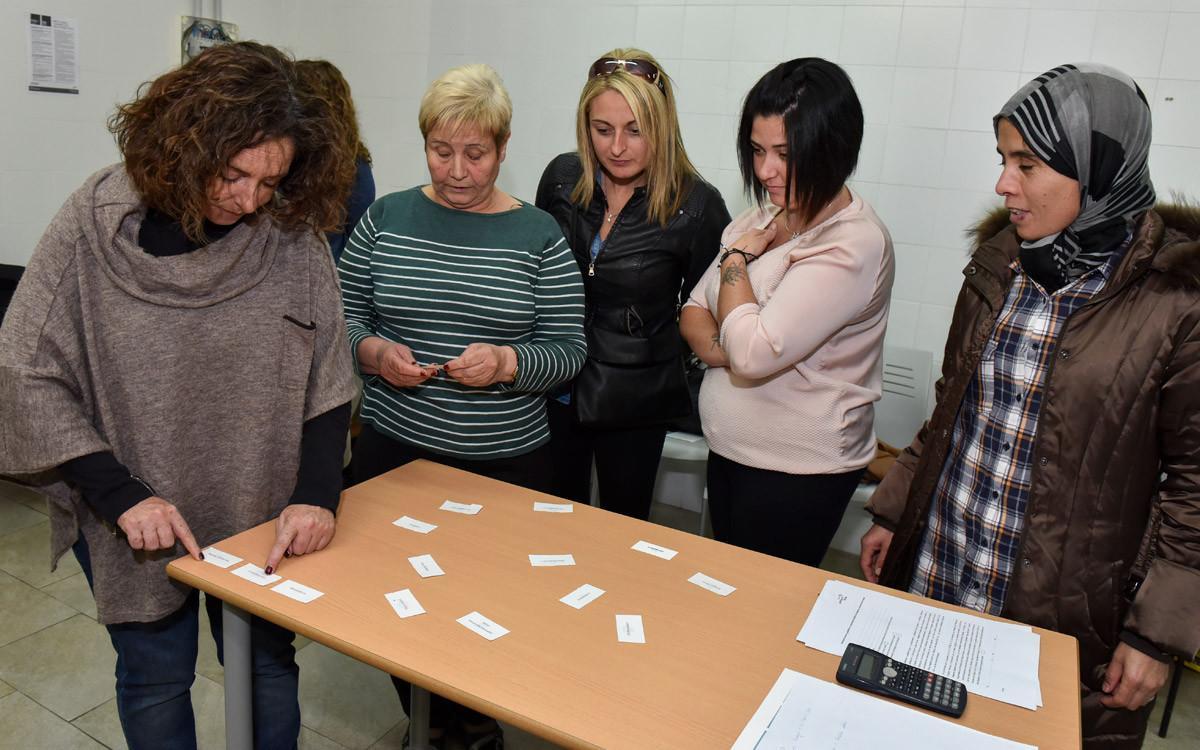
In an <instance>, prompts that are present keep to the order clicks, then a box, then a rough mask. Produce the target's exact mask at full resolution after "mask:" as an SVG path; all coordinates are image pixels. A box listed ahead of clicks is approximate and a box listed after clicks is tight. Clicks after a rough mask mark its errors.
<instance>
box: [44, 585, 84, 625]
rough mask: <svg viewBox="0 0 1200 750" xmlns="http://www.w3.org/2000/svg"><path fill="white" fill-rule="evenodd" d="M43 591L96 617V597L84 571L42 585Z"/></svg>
mask: <svg viewBox="0 0 1200 750" xmlns="http://www.w3.org/2000/svg"><path fill="white" fill-rule="evenodd" d="M42 593H45V594H49V595H50V596H52V597H54V598H55V599H57V600H59V601H60V602H62V603H63V604H65V605H67V606H68V607H71V608H72V609H74V610H75V611H76V612H79V613H81V614H85V615H87V616H88V617H90V618H92V619H93V620H95V619H96V598H95V597H94V596H92V590H91V589H90V588H88V584H87V578H85V577H84V576H83V573H76V574H75V575H73V576H71V577H70V578H64V579H62V580H61V581H57V582H55V583H52V584H50V585H49V586H43V587H42Z"/></svg>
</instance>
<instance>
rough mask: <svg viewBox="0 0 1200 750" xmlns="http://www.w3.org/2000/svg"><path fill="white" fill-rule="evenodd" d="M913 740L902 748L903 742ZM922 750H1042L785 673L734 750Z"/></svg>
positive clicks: (798, 675)
mask: <svg viewBox="0 0 1200 750" xmlns="http://www.w3.org/2000/svg"><path fill="white" fill-rule="evenodd" d="M904 737H908V738H911V739H910V740H909V741H908V742H897V738H904ZM900 745H903V746H905V747H920V748H922V750H963V748H970V750H1037V748H1035V747H1034V746H1032V745H1025V744H1022V743H1020V742H1013V741H1012V740H1007V739H1003V738H1001V737H996V736H994V735H990V734H984V733H983V732H980V731H977V730H975V729H970V728H969V727H964V726H962V725H961V724H955V723H954V722H952V721H945V720H943V719H939V718H937V717H935V716H930V715H929V714H927V713H923V712H921V711H917V710H914V709H912V708H908V707H906V706H901V705H897V704H895V703H891V702H888V701H885V700H880V699H879V698H877V697H875V696H873V695H870V694H868V693H863V692H860V691H857V690H851V689H850V688H846V687H842V686H841V685H838V684H837V683H835V682H830V681H828V680H822V679H820V678H818V677H811V676H809V675H806V674H802V673H800V672H795V671H793V670H790V669H785V670H783V673H782V674H780V675H779V679H778V680H776V681H775V686H774V687H772V688H771V690H770V692H768V693H767V697H766V698H764V699H763V702H762V704H761V705H759V707H758V710H757V711H755V712H754V716H752V717H751V718H750V721H749V722H748V723H747V724H746V728H745V729H743V730H742V733H741V735H739V736H738V738H737V741H736V742H734V743H733V748H732V749H731V750H763V748H771V749H772V750H775V749H776V748H787V750H794V749H797V748H830V747H836V748H876V747H894V746H900Z"/></svg>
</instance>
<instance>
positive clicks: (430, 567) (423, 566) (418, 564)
mask: <svg viewBox="0 0 1200 750" xmlns="http://www.w3.org/2000/svg"><path fill="white" fill-rule="evenodd" d="M408 562H409V563H411V564H412V566H413V567H414V568H416V570H417V572H418V573H420V574H421V577H422V578H432V577H433V576H444V575H446V571H444V570H442V568H441V566H439V565H438V564H437V562H436V561H434V559H433V555H417V556H416V557H410V558H408Z"/></svg>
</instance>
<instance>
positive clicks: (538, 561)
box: [529, 555, 575, 568]
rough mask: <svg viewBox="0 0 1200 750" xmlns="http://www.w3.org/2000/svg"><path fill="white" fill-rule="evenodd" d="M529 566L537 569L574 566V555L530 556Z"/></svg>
mask: <svg viewBox="0 0 1200 750" xmlns="http://www.w3.org/2000/svg"><path fill="white" fill-rule="evenodd" d="M529 564H530V565H532V566H533V567H535V568H551V567H555V566H558V565H574V564H575V556H574V555H530V556H529Z"/></svg>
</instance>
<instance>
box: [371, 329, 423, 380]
mask: <svg viewBox="0 0 1200 750" xmlns="http://www.w3.org/2000/svg"><path fill="white" fill-rule="evenodd" d="M376 357H377V359H376V360H375V362H376V365H375V371H376V372H377V373H378V374H379V377H381V378H383V379H384V380H386V381H387V382H389V383H391V384H392V385H394V386H396V387H397V388H411V387H413V386H415V385H420V384H421V383H424V382H425V381H426V380H429V379H430V378H431V377H433V376H434V375H436V374H437V371H438V368H437V367H436V366H434V365H427V366H425V367H422V366H420V365H418V364H417V360H416V358H415V357H413V353H412V349H409V348H408V347H407V346H405V345H404V344H399V343H396V342H394V341H387V342H384V343H383V345H381V346H379V348H378V351H377V354H376Z"/></svg>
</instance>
